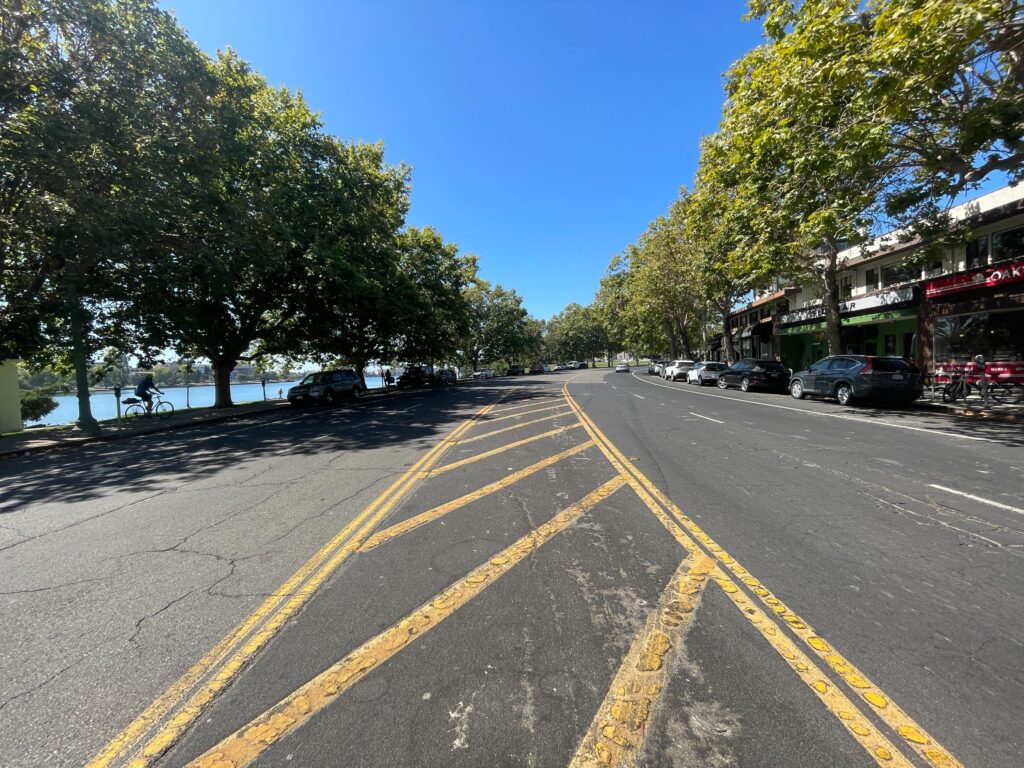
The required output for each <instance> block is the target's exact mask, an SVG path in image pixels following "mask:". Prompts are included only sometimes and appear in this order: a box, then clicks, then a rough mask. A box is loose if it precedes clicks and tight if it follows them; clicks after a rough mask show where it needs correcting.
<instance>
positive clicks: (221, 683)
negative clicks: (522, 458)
mask: <svg viewBox="0 0 1024 768" xmlns="http://www.w3.org/2000/svg"><path fill="white" fill-rule="evenodd" d="M503 398H504V395H503V396H502V397H499V398H498V399H497V400H495V402H494V403H491V404H489V405H487V406H484V407H483V408H482V409H480V410H479V411H477V412H476V413H475V414H473V415H472V416H471V417H469V418H468V419H466V420H465V421H463V422H462V424H460V425H459V426H457V427H456V428H455V429H453V430H452V431H451V432H449V433H448V435H446V436H445V437H444V438H442V439H441V440H440V441H438V443H437V444H436V445H435V446H433V447H432V448H431V449H430V450H429V451H427V453H425V454H424V455H423V456H422V457H421V458H420V459H419V460H418V461H417V462H416V463H415V464H413V466H412V467H410V468H409V469H408V470H407V471H406V472H405V473H403V474H402V476H401V477H399V478H398V479H397V480H395V482H394V483H392V484H391V485H390V486H389V487H388V488H387V490H385V491H384V492H383V493H382V494H380V495H379V496H378V497H377V498H376V499H374V501H373V502H371V503H370V505H369V506H367V507H366V508H365V509H364V510H363V511H362V512H361V513H360V514H359V515H357V516H356V517H355V518H354V519H353V520H351V521H350V522H349V523H348V524H347V525H346V526H345V527H344V528H343V529H342V530H341V531H340V532H339V533H338V534H337V535H336V536H335V537H334V538H332V539H331V540H330V541H329V542H328V543H327V544H326V545H325V546H324V547H322V548H321V549H320V550H319V551H318V552H317V553H316V554H314V555H313V556H312V557H311V558H310V559H309V560H307V561H306V563H305V564H303V565H302V566H301V567H300V568H299V569H298V570H297V571H296V572H295V573H294V574H292V576H291V577H290V578H289V579H288V580H287V581H285V582H284V583H283V584H282V585H281V586H280V587H278V589H277V590H275V592H274V594H273V595H271V596H270V597H269V598H267V599H266V600H265V601H264V602H263V603H262V604H261V605H260V607H259V608H257V609H256V610H255V611H254V612H253V613H252V614H250V615H249V616H248V617H247V618H246V619H244V620H243V621H242V622H241V623H240V624H238V625H237V626H236V627H235V628H234V629H233V630H232V631H231V632H230V633H229V634H228V635H227V636H225V637H224V638H223V639H221V640H220V641H219V642H218V643H217V644H216V645H215V646H214V647H213V648H212V649H211V650H210V651H209V652H207V653H206V655H204V656H203V657H202V658H201V659H200V660H199V661H198V662H196V663H195V664H194V665H193V666H192V667H191V668H190V669H189V670H188V671H187V672H186V673H185V674H184V675H183V676H182V677H181V678H179V679H178V680H177V681H176V682H175V683H174V684H173V685H171V687H170V688H168V689H167V690H166V691H164V693H163V694H161V695H160V696H159V697H158V698H157V699H156V700H155V701H153V702H152V703H151V704H150V705H149V706H148V707H147V708H146V709H145V710H144V711H143V712H142V713H141V714H140V715H139V716H138V717H137V718H136V719H135V720H133V721H132V722H131V723H130V724H129V725H128V726H126V727H125V728H124V730H122V731H121V732H120V733H119V734H118V735H117V736H116V737H114V739H112V740H111V741H110V742H109V743H108V744H107V745H106V746H105V747H104V748H103V749H102V750H101V751H100V752H99V753H98V754H97V755H96V756H95V757H94V758H93V759H92V760H91V761H90V762H89V763H88V764H87V768H106V766H109V765H111V764H112V763H113V762H114V761H115V760H116V759H117V758H118V757H119V756H121V755H122V754H123V753H125V752H126V751H128V750H130V749H133V748H134V747H135V746H136V745H137V744H138V743H139V741H141V740H142V739H143V738H144V737H145V736H146V734H147V733H148V732H149V731H150V730H151V729H152V728H153V727H154V726H156V725H157V724H158V723H159V722H160V721H161V720H162V719H163V718H164V717H166V716H167V715H168V713H170V712H171V711H172V710H173V709H174V708H175V707H177V706H178V705H179V704H180V703H181V701H182V700H183V699H184V698H185V697H186V696H187V695H188V694H189V693H190V692H191V691H192V690H193V689H194V688H195V687H196V686H197V685H198V684H199V683H200V682H201V681H202V680H203V679H204V678H207V677H208V676H209V675H210V673H211V671H212V670H213V669H214V668H215V667H216V666H217V665H218V664H220V663H221V662H225V659H227V661H226V662H225V663H224V664H223V665H222V666H221V668H220V670H219V671H218V672H217V673H216V674H214V675H212V676H211V677H209V679H208V681H207V683H206V685H205V686H204V687H203V688H202V689H200V690H199V691H198V692H197V693H196V694H194V695H193V696H192V698H191V699H190V700H189V701H188V702H187V704H186V705H185V707H184V708H183V709H181V710H179V711H178V713H177V714H176V715H174V716H173V717H171V719H170V720H168V721H167V722H166V723H164V725H163V726H162V727H161V728H160V729H159V730H158V731H157V733H156V734H155V735H154V736H153V737H152V738H151V739H150V740H149V742H147V744H146V745H145V747H143V749H142V751H141V752H140V753H139V754H137V755H136V756H135V757H134V758H133V759H132V760H131V761H130V762H129V765H131V766H132V768H141V766H146V765H149V764H150V763H152V762H153V760H155V759H156V758H157V757H159V756H160V755H161V754H162V753H163V752H165V751H166V750H167V749H168V748H169V747H170V746H171V745H173V744H174V742H175V741H176V740H177V739H178V738H180V736H181V734H182V733H184V731H185V729H186V728H188V726H189V725H191V724H192V722H194V721H195V720H196V719H197V718H198V717H199V715H200V714H201V713H202V711H203V709H204V708H205V707H206V706H207V705H208V704H209V703H210V701H212V700H213V698H214V697H215V696H216V694H217V693H218V692H219V691H220V690H222V689H223V688H224V687H225V686H226V685H227V684H228V683H229V682H230V681H231V680H232V679H233V678H234V676H235V675H236V674H237V673H238V672H239V671H240V670H241V668H242V667H243V666H244V665H245V664H246V663H247V662H248V661H249V660H250V659H251V658H252V657H253V656H254V655H255V654H256V653H257V652H258V651H259V650H260V649H261V648H262V647H263V646H264V645H265V644H266V643H267V642H268V641H269V640H270V638H271V637H272V636H273V634H275V633H276V631H277V630H278V629H279V628H280V627H281V626H282V625H283V624H284V622H285V621H286V620H287V619H288V618H289V617H290V616H291V615H293V614H294V613H295V611H297V610H298V609H299V608H300V607H301V606H302V605H303V604H304V603H305V602H306V601H307V600H308V599H309V597H310V596H311V595H312V593H313V591H315V589H316V588H317V587H318V586H319V585H320V584H321V583H322V582H323V581H324V580H325V579H326V578H327V576H329V575H330V574H331V573H333V571H334V570H335V569H336V568H337V567H338V565H340V562H341V559H342V558H338V557H337V554H335V556H334V557H331V554H332V552H335V550H337V549H338V547H341V546H342V545H343V544H345V543H346V542H347V541H348V540H349V538H350V536H351V535H352V532H353V531H355V530H356V529H357V528H358V526H359V525H360V524H361V523H362V522H363V521H364V520H366V519H367V518H368V517H370V516H371V515H373V514H374V512H375V511H376V510H378V509H379V508H381V507H384V508H385V509H384V511H385V512H386V511H387V510H389V509H390V508H391V507H392V506H393V505H394V503H395V502H397V501H398V499H400V498H401V497H402V496H404V495H405V493H406V492H407V491H408V490H409V488H410V487H411V486H412V484H413V483H414V482H415V480H416V478H417V477H418V475H419V473H420V472H421V471H422V470H423V469H426V468H429V467H430V465H432V464H433V463H435V462H436V461H438V460H439V459H440V458H441V456H442V455H443V454H444V452H445V450H446V449H447V448H449V447H451V446H452V445H453V444H454V443H455V442H456V441H457V439H458V437H459V436H461V435H462V434H463V433H465V432H466V431H467V430H468V429H469V428H470V427H472V426H473V425H474V424H475V423H476V421H477V420H478V419H480V418H481V417H482V416H485V415H486V414H487V413H489V412H490V410H491V409H492V408H493V407H494V406H495V405H496V404H497V403H498V402H500V401H501V400H502V399H503ZM389 499H390V500H391V503H390V504H388V503H387V502H388V500H389ZM364 530H365V527H364ZM363 538H365V536H364V537H363ZM359 543H360V544H361V543H362V539H360V541H359ZM349 553H350V550H349V548H348V547H345V548H343V549H342V550H341V551H340V554H341V555H343V556H345V555H347V554H349ZM325 561H327V562H326V565H324V562H325ZM318 568H319V570H317V569H318ZM310 574H312V576H310ZM303 582H305V585H304V586H302V587H301V588H300V589H299V590H298V591H297V592H295V593H294V594H293V595H292V592H293V591H294V590H295V589H296V587H299V585H300V584H303ZM289 595H292V596H291V599H290V600H288V601H287V602H286V603H285V604H284V605H283V606H281V607H280V608H279V606H280V604H281V603H282V601H284V600H285V599H286V598H288V597H289ZM268 617H269V618H268ZM261 623H262V624H263V628H262V629H260V630H259V631H258V632H256V633H255V634H252V636H251V637H250V634H251V633H253V630H254V629H256V628H257V627H258V626H259V625H260V624H261ZM247 637H248V638H249V639H248V640H247V641H246V642H244V644H243V641H245V640H246V638H247ZM231 654H233V655H231ZM229 655H231V658H228V656H229Z"/></svg>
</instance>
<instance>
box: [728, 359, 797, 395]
mask: <svg viewBox="0 0 1024 768" xmlns="http://www.w3.org/2000/svg"><path fill="white" fill-rule="evenodd" d="M788 384H789V369H788V368H787V367H786V366H784V365H783V364H782V363H780V362H779V361H778V360H755V359H753V358H746V359H743V360H737V361H736V362H735V363H733V364H732V365H730V366H729V367H728V368H727V369H726V370H724V371H722V372H721V373H719V374H718V388H719V389H728V388H729V387H731V386H737V387H739V388H740V389H742V390H743V391H744V392H746V391H748V390H751V389H755V388H758V389H771V390H775V391H776V392H785V391H786V387H787V386H788Z"/></svg>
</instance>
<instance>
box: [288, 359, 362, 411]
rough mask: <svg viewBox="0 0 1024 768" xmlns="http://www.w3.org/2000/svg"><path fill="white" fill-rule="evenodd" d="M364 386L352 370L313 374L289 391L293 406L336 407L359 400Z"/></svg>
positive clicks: (289, 399)
mask: <svg viewBox="0 0 1024 768" xmlns="http://www.w3.org/2000/svg"><path fill="white" fill-rule="evenodd" d="M363 391H364V389H363V384H362V382H361V381H360V380H359V376H357V375H356V372H355V371H353V370H352V369H351V368H341V369H338V370H335V371H320V372H319V373H311V374H309V375H308V376H307V377H306V378H304V379H303V380H302V381H300V382H299V383H298V384H296V385H295V386H294V387H292V388H291V389H289V390H288V402H289V403H291V404H292V405H307V404H309V403H324V404H325V405H334V404H335V403H338V402H340V401H341V400H358V399H359V398H361V397H362V396H363Z"/></svg>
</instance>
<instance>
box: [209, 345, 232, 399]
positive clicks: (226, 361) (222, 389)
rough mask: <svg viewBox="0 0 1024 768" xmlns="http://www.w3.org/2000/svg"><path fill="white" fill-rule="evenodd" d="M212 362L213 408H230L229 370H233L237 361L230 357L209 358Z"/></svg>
mask: <svg viewBox="0 0 1024 768" xmlns="http://www.w3.org/2000/svg"><path fill="white" fill-rule="evenodd" d="M210 361H211V362H212V363H213V386H214V393H215V394H214V397H215V400H214V403H213V407H214V408H230V407H231V406H232V405H234V403H232V402H231V372H232V371H233V370H235V365H237V361H235V360H234V359H233V358H230V357H215V358H211V359H210Z"/></svg>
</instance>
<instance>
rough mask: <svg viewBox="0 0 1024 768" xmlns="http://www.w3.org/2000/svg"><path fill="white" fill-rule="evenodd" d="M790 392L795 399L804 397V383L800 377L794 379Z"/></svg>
mask: <svg viewBox="0 0 1024 768" xmlns="http://www.w3.org/2000/svg"><path fill="white" fill-rule="evenodd" d="M789 394H790V395H791V396H792V397H793V399H794V400H803V399H804V383H803V382H802V381H800V379H793V381H792V382H791V383H790V385H789Z"/></svg>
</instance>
